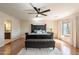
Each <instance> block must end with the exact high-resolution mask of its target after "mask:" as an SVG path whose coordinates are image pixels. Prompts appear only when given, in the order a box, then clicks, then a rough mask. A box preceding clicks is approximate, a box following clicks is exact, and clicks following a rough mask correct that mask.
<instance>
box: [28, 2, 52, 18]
mask: <svg viewBox="0 0 79 59" xmlns="http://www.w3.org/2000/svg"><path fill="white" fill-rule="evenodd" d="M30 5H31V6H32V7H33V9H34V10H35V11H36V13H28V14H36V17H38V16H39V15H43V16H47V15H46V14H44V13H46V12H50V9H47V10H44V11H40V9H41V8H37V7H35V6H33V5H32V3H30Z"/></svg>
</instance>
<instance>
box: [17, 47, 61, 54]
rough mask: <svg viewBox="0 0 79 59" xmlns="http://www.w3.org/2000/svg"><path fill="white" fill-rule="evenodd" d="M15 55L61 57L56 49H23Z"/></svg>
mask: <svg viewBox="0 0 79 59" xmlns="http://www.w3.org/2000/svg"><path fill="white" fill-rule="evenodd" d="M17 55H62V53H61V51H60V50H59V49H57V48H55V49H54V50H53V48H41V49H39V48H27V50H26V49H25V48H23V49H22V50H21V51H20V52H19V53H18V54H17Z"/></svg>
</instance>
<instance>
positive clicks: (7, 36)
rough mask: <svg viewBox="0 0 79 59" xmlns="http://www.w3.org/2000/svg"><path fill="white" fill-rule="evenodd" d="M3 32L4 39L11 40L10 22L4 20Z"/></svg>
mask: <svg viewBox="0 0 79 59" xmlns="http://www.w3.org/2000/svg"><path fill="white" fill-rule="evenodd" d="M4 27H5V31H4V35H5V37H4V38H5V39H11V31H12V22H11V21H10V20H6V21H5V23H4Z"/></svg>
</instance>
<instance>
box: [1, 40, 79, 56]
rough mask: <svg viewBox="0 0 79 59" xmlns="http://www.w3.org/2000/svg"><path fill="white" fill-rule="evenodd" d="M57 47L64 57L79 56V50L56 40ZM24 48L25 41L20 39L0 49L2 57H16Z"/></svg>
mask: <svg viewBox="0 0 79 59" xmlns="http://www.w3.org/2000/svg"><path fill="white" fill-rule="evenodd" d="M55 42H56V44H55V46H56V48H58V49H59V50H60V51H61V52H62V54H63V55H79V49H78V48H74V47H73V46H71V45H69V44H67V43H65V42H63V41H61V40H58V39H55ZM23 47H24V40H23V39H18V40H15V41H13V42H10V43H8V44H6V45H5V46H3V47H0V55H16V54H17V53H18V52H19V51H20V50H21V49H22V48H23Z"/></svg>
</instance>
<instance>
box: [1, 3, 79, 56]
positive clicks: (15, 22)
mask: <svg viewBox="0 0 79 59" xmlns="http://www.w3.org/2000/svg"><path fill="white" fill-rule="evenodd" d="M32 5H33V6H34V7H37V8H36V9H38V10H40V11H41V12H38V13H36V11H35V9H34V8H33V7H32V6H31V5H30V4H29V3H19V4H18V3H11V4H8V3H3V4H0V26H1V28H0V33H1V34H0V47H1V49H0V54H18V53H19V52H20V51H21V50H22V48H24V47H25V46H24V45H25V40H24V39H26V38H25V37H26V36H25V33H31V24H33V25H45V24H46V32H51V33H54V35H53V40H55V49H54V50H53V48H52V49H42V48H41V49H32V50H33V51H32V50H31V49H27V50H23V51H24V52H25V51H27V53H25V54H29V51H32V53H35V54H36V52H38V53H37V55H39V54H44V53H46V54H47V55H48V54H52V55H53V54H54V55H58V54H59V55H66V54H67V55H72V54H74V55H76V54H79V52H78V51H79V49H78V48H79V40H78V34H79V33H78V25H79V24H78V21H79V18H78V17H79V11H78V9H79V4H78V3H76V4H75V3H73V4H69V3H67V4H64V3H62V4H61V3H55V4H54V3H39V4H37V3H33V4H32ZM59 6H60V7H59ZM38 7H39V8H38ZM47 9H48V10H49V9H50V12H46V11H45V12H46V13H45V15H47V16H44V15H41V16H40V15H39V14H40V13H43V12H42V11H44V10H47ZM34 12H35V13H36V14H32V13H34ZM37 16H38V17H37ZM39 17H41V18H39ZM37 18H39V19H37ZM9 21H10V23H11V24H10V23H7V24H8V26H7V25H6V28H9V29H7V30H9V31H10V35H11V36H10V37H11V38H10V39H4V37H5V34H4V33H5V32H4V31H5V30H4V29H5V28H4V26H5V25H4V22H9ZM9 25H11V26H9ZM64 26H65V27H66V29H67V30H64ZM65 31H67V32H65ZM62 32H65V33H62ZM41 34H43V33H41ZM45 35H46V34H45ZM62 43H63V44H62ZM3 47H6V48H5V49H3ZM7 47H8V48H9V50H8V48H7ZM72 48H73V49H72ZM44 50H45V51H48V52H45V51H44ZM43 51H44V52H43ZM50 51H52V53H51V52H50ZM56 51H57V52H56ZM72 51H74V52H72ZM40 52H41V53H40ZM49 52H50V53H49ZM32 53H30V54H32ZM55 53H56V54H55ZM22 54H24V53H22Z"/></svg>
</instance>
